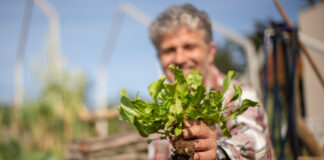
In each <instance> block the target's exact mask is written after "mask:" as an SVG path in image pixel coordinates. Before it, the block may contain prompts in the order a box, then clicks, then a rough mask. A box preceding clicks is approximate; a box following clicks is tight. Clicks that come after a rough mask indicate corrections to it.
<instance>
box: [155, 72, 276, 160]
mask: <svg viewBox="0 0 324 160" xmlns="http://www.w3.org/2000/svg"><path fill="white" fill-rule="evenodd" d="M210 74H211V76H210V77H209V78H207V80H206V82H205V85H206V88H207V89H208V88H209V89H211V88H212V89H215V90H216V91H220V90H221V89H222V86H223V80H224V78H225V75H224V74H222V73H221V72H220V71H218V69H217V68H216V67H214V66H210ZM234 84H235V85H238V86H240V87H241V88H242V96H241V97H240V99H238V100H236V101H234V102H231V103H229V101H230V99H231V98H232V96H233V94H234V89H233V87H232V86H233V85H234ZM224 97H225V100H224V104H227V105H229V106H231V107H230V108H229V109H231V108H232V107H239V106H240V105H241V102H242V101H243V99H250V100H253V101H258V102H259V103H260V107H251V108H249V109H248V110H247V111H245V112H244V113H243V114H242V115H240V116H238V117H237V119H235V120H228V121H227V129H228V130H229V131H230V133H231V135H232V137H231V138H228V137H225V136H223V134H222V132H221V131H220V129H219V130H218V139H217V145H218V147H219V148H220V149H221V150H222V151H223V152H225V154H226V156H227V157H228V158H229V159H242V160H244V159H275V155H274V151H273V148H272V144H271V141H270V134H269V129H268V122H267V115H266V113H265V110H264V106H263V103H262V102H261V101H260V98H259V97H258V94H257V92H256V91H255V90H254V89H252V88H250V87H248V86H246V85H244V84H241V83H239V82H237V81H235V80H232V81H231V86H230V87H229V89H228V90H227V91H226V93H225V95H224ZM153 136H154V138H157V137H158V135H153ZM152 138H153V137H152ZM171 148H172V146H171V145H170V144H169V142H168V141H167V140H163V141H153V142H152V143H151V144H150V145H149V159H155V160H160V159H168V157H169V156H170V155H171V151H170V149H171Z"/></svg>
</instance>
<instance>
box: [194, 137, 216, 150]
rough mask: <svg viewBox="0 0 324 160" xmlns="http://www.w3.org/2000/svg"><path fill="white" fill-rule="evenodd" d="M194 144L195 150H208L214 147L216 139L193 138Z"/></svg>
mask: <svg viewBox="0 0 324 160" xmlns="http://www.w3.org/2000/svg"><path fill="white" fill-rule="evenodd" d="M193 142H194V144H195V151H200V152H201V151H208V150H211V149H214V148H216V146H217V144H216V141H215V140H213V139H196V140H193Z"/></svg>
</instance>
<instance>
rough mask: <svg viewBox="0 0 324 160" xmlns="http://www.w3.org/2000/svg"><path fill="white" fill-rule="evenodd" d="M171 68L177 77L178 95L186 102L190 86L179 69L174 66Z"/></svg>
mask: <svg viewBox="0 0 324 160" xmlns="http://www.w3.org/2000/svg"><path fill="white" fill-rule="evenodd" d="M169 68H170V69H171V70H172V72H173V74H174V76H175V85H176V95H177V96H179V97H180V98H181V100H184V99H185V97H186V95H187V94H188V84H187V81H186V79H185V78H184V76H183V72H182V71H181V70H180V69H179V67H174V66H173V65H170V66H169Z"/></svg>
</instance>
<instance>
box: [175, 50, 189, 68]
mask: <svg viewBox="0 0 324 160" xmlns="http://www.w3.org/2000/svg"><path fill="white" fill-rule="evenodd" d="M186 58H187V57H186V54H185V53H184V50H183V49H181V48H180V49H177V51H176V56H175V63H176V65H182V64H183V63H185V62H186Z"/></svg>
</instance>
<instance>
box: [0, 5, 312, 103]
mask: <svg viewBox="0 0 324 160" xmlns="http://www.w3.org/2000/svg"><path fill="white" fill-rule="evenodd" d="M280 2H281V4H282V6H283V8H284V9H285V10H286V12H287V14H288V17H289V18H290V19H291V20H292V21H293V23H294V24H295V25H296V24H298V12H300V11H302V10H303V9H305V7H306V6H307V4H306V0H281V1H280ZM49 3H51V5H52V7H53V8H55V10H56V11H57V12H58V14H59V19H60V21H59V23H60V36H61V39H60V45H61V55H62V56H63V57H64V58H65V61H66V65H67V69H71V70H72V69H78V70H80V71H81V72H82V73H83V74H84V75H85V76H86V78H87V82H88V87H87V89H88V90H87V91H88V92H87V96H88V97H89V98H88V102H87V105H89V106H92V105H94V103H93V101H94V93H95V88H94V87H95V71H96V67H97V65H98V63H99V60H100V58H101V55H102V53H103V49H104V46H105V40H106V39H107V36H108V30H109V27H110V26H111V24H112V23H113V21H112V19H113V17H114V15H115V13H116V12H117V11H118V10H119V7H120V6H121V5H122V4H125V3H127V4H130V5H132V6H134V7H135V8H137V9H138V10H140V11H141V12H143V13H145V14H146V15H147V16H149V17H150V18H152V19H153V18H156V16H157V15H158V14H159V13H160V12H162V11H163V10H164V9H166V8H167V7H168V6H171V5H175V4H183V3H191V4H193V5H195V6H196V7H197V8H198V9H201V10H204V11H206V12H207V13H208V14H209V16H210V18H211V19H212V20H213V21H215V22H217V23H219V24H222V25H223V26H225V27H226V28H228V29H230V30H233V31H235V32H237V33H240V34H242V35H247V34H249V33H251V32H253V29H254V23H255V22H256V21H257V20H261V21H265V20H266V19H274V20H276V21H278V22H279V21H282V18H281V16H280V14H279V12H278V11H277V9H276V7H275V5H274V3H273V1H271V0H244V1H242V0H226V1H224V0H201V1H197V0H196V1H194V0H191V1H189V0H177V1H174V0H159V1H157V0H156V1H152V0H120V1H113V0H49ZM24 7H25V1H23V0H0V103H5V104H10V103H11V102H12V99H13V94H14V87H13V69H14V60H15V55H16V50H17V46H18V41H19V35H20V30H21V25H22V18H23V14H24ZM214 35H215V36H214V40H215V42H216V44H218V43H219V44H221V42H222V41H223V40H224V37H222V36H221V35H220V34H217V33H214ZM47 40H48V20H47V19H46V17H45V16H44V14H43V13H42V12H41V10H40V9H39V8H38V7H37V6H36V5H34V6H33V11H32V18H31V24H30V28H29V32H28V39H27V44H26V49H25V53H24V54H25V57H24V86H25V87H24V93H25V99H26V100H27V101H28V100H30V99H33V98H35V97H37V95H38V93H39V89H40V86H39V83H38V81H39V77H37V75H36V74H35V72H36V71H35V70H37V67H35V66H40V64H42V61H43V59H44V58H43V57H44V56H45V54H46V44H47ZM158 70H159V61H158V58H157V56H156V52H155V49H154V47H153V45H152V43H151V41H150V39H149V35H148V30H147V28H146V27H145V26H144V25H143V24H141V23H139V22H138V21H136V20H135V19H133V18H132V17H130V16H128V15H125V16H124V20H123V24H122V26H121V28H120V33H119V36H118V38H117V40H116V44H115V47H114V50H113V52H112V55H111V56H110V59H109V63H108V65H107V83H108V87H107V90H108V102H110V103H115V102H117V101H118V99H119V98H120V95H119V92H120V90H121V89H122V88H126V89H127V91H128V92H130V93H134V94H135V93H136V92H137V91H139V94H140V96H143V97H148V92H147V86H148V85H149V84H150V83H151V82H153V81H155V80H157V79H158V78H159V76H160V75H159V72H158Z"/></svg>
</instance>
